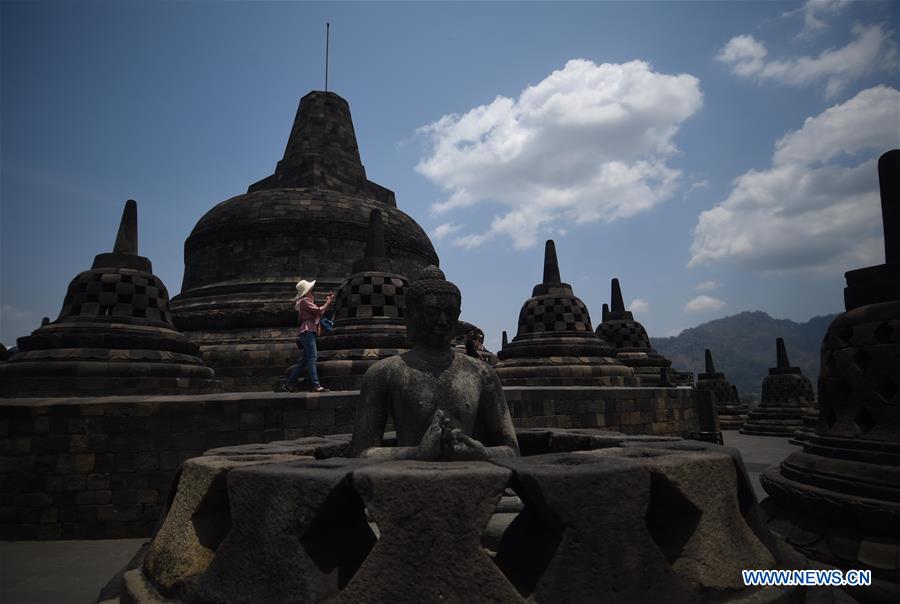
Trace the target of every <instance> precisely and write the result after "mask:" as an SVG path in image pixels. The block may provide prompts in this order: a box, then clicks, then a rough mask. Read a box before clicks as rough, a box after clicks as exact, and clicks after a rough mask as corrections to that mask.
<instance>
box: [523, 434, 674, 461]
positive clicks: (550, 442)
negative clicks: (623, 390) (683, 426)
mask: <svg viewBox="0 0 900 604" xmlns="http://www.w3.org/2000/svg"><path fill="white" fill-rule="evenodd" d="M516 437H517V438H518V439H519V447H520V450H521V451H522V455H523V456H526V457H527V456H531V455H543V454H546V453H569V452H572V451H591V450H594V449H606V448H610V447H621V446H624V444H625V443H634V444H647V443H675V442H682V441H681V439H680V438H678V437H674V436H652V435H628V434H623V433H622V432H614V431H611V430H596V429H590V428H525V429H519V430H516Z"/></svg>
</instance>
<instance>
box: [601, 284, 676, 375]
mask: <svg viewBox="0 0 900 604" xmlns="http://www.w3.org/2000/svg"><path fill="white" fill-rule="evenodd" d="M611 290H612V291H611V295H610V308H607V306H606V305H605V304H604V305H603V315H602V322H601V323H600V325H598V326H597V330H596V334H597V335H598V336H599V337H600V338H601V339H602V340H604V341H606V342H609V343H610V344H612V346H613V347H614V348H615V351H616V359H618V360H619V361H620V362H621V363H622V364H623V365H625V366H627V367H631V368H632V369H633V370H634V374H635V376H636V377H637V378H638V379H639V381H640V384H641V385H642V386H659V385H660V384H661V379H662V377H663V375H669V374H670V373H671V372H665V371H662V372H661V371H660V370H661V369H663V370H664V369H667V368H669V367H671V365H672V361H670V360H669V359H667V358H665V357H663V356H662V355H661V354H659V353H658V352H656V351H655V350H654V349H653V347H652V346H651V345H650V337H649V336H648V335H647V330H646V329H644V326H643V325H641V324H640V323H639V322H637V321H635V320H634V315H633V314H632V312H631V311H628V310H625V302H624V300H623V298H622V289H621V287H620V286H619V280H618V279H613V280H612V285H611ZM675 373H677V372H675Z"/></svg>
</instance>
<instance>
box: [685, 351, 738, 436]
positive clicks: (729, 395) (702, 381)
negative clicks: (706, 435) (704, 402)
mask: <svg viewBox="0 0 900 604" xmlns="http://www.w3.org/2000/svg"><path fill="white" fill-rule="evenodd" d="M704 355H705V356H706V359H705V360H706V371H705V372H704V373H701V374H699V375H697V390H709V391H710V392H712V395H713V402H714V403H715V405H716V412H717V413H718V415H719V425H720V426H721V428H722V429H723V430H740V428H741V426H743V425H744V423H745V422H746V421H747V419H748V417H747V405H742V404H741V400H740V398H738V393H737V388H735V387H734V386H733V385H732V384H731V383H730V382H729V381H728V378H726V377H725V374H724V373H722V372H721V371H716V365H715V363H714V362H713V356H712V351H711V350H710V349H709V348H707V349H706V350H705V351H704Z"/></svg>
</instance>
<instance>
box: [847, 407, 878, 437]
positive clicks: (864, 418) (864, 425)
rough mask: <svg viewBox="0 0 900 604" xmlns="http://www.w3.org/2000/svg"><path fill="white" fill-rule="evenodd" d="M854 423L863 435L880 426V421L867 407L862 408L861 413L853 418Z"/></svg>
mask: <svg viewBox="0 0 900 604" xmlns="http://www.w3.org/2000/svg"><path fill="white" fill-rule="evenodd" d="M853 423H855V424H856V425H857V426H859V429H860V430H861V431H862V433H863V434H866V433H867V432H869V431H870V430H872V428H874V427H875V426H876V425H877V424H878V420H876V419H875V417H874V416H873V415H872V413H871V412H870V411H869V409H868V408H867V407H862V408H861V409H860V410H859V413H857V414H856V417H854V418H853Z"/></svg>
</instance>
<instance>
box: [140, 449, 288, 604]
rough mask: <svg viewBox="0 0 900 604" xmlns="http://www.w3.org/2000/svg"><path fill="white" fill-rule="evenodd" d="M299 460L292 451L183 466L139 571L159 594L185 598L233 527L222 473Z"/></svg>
mask: <svg viewBox="0 0 900 604" xmlns="http://www.w3.org/2000/svg"><path fill="white" fill-rule="evenodd" d="M293 459H297V457H296V456H291V455H258V456H254V455H243V456H235V457H224V456H220V457H214V456H210V457H199V458H194V459H190V460H188V461H186V462H185V463H184V465H183V466H182V469H181V473H180V476H179V478H178V482H177V490H176V491H175V494H174V498H173V500H172V503H171V507H170V508H169V510H168V513H167V515H166V517H165V520H164V521H163V523H162V525H161V526H160V528H159V531H158V532H157V534H156V536H155V537H154V538H153V542H152V543H151V544H150V548H149V549H148V550H147V555H146V557H145V558H144V561H143V564H142V569H143V570H144V572H145V573H146V574H147V575H148V576H150V577H152V578H153V583H154V585H156V586H157V588H158V589H159V591H160V592H161V593H162V595H164V596H166V597H180V598H183V599H189V598H190V596H191V595H192V593H193V590H194V589H195V587H196V585H195V584H196V579H197V578H198V577H199V576H200V575H201V574H202V573H204V572H205V571H206V568H207V566H209V563H210V561H212V559H213V556H214V555H215V551H216V549H217V548H218V547H219V544H220V543H221V542H222V540H223V539H224V538H225V536H226V535H227V534H228V531H229V530H230V529H231V515H230V512H229V499H228V491H227V489H226V477H227V475H228V473H229V472H230V471H231V470H233V469H234V468H238V467H241V466H247V465H256V464H266V463H276V462H281V461H289V460H293Z"/></svg>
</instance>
